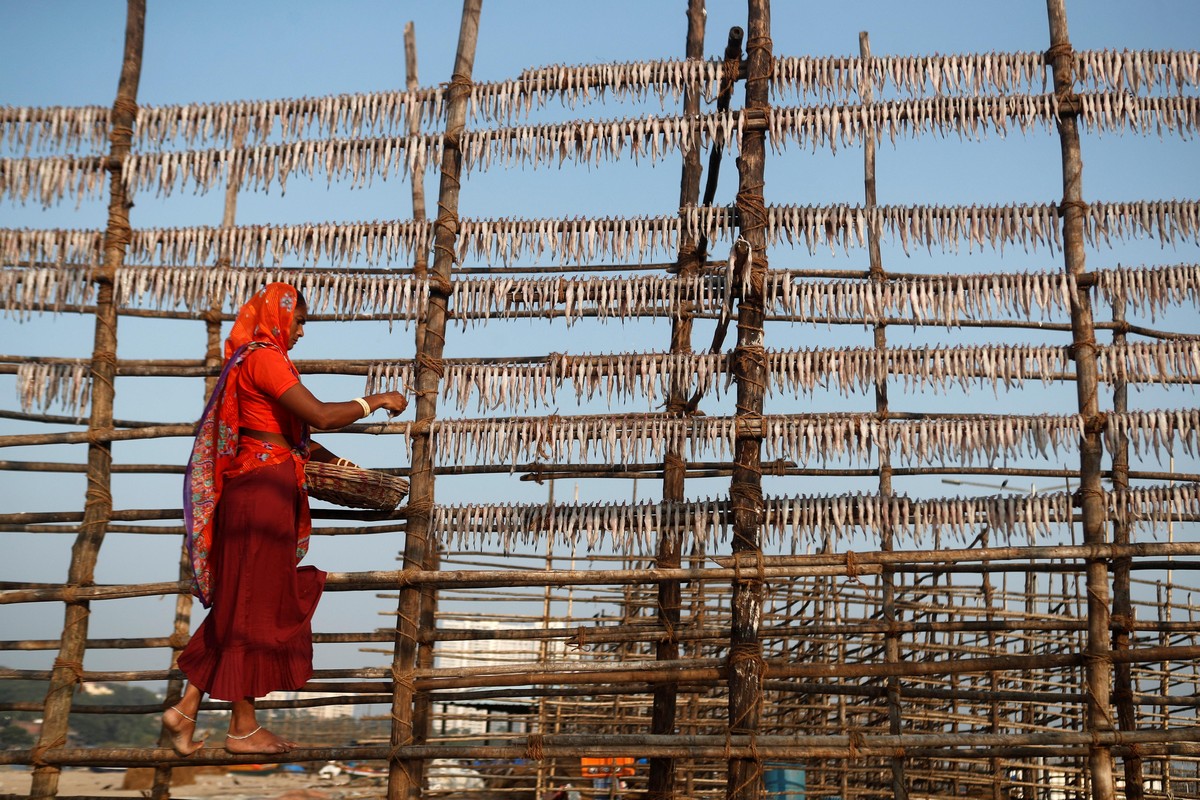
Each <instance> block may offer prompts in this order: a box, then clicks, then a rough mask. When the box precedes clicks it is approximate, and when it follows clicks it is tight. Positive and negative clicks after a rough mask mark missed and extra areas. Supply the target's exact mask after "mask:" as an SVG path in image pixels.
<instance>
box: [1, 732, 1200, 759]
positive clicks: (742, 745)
mask: <svg viewBox="0 0 1200 800" xmlns="http://www.w3.org/2000/svg"><path fill="white" fill-rule="evenodd" d="M1198 735H1200V728H1196V727H1186V728H1175V729H1172V730H1168V731H1137V732H1131V733H1116V732H1111V731H1110V732H1108V733H1105V734H1100V733H1098V734H1096V739H1095V740H1093V739H1092V738H1091V735H1089V734H1088V733H1086V732H1082V731H1053V732H1045V733H1034V734H999V735H997V734H939V733H935V734H902V735H899V736H895V735H891V734H878V735H870V734H866V735H859V736H849V735H845V734H818V735H812V736H805V737H796V736H758V737H752V736H748V735H742V736H733V737H727V736H724V735H688V736H654V735H639V734H608V735H605V734H558V735H552V736H545V737H542V739H541V741H540V745H541V748H542V750H543V753H544V755H545V756H547V757H579V756H585V755H589V754H591V753H594V752H596V749H597V748H604V750H605V752H610V751H611V752H612V753H613V754H614V755H617V756H632V757H639V756H643V755H645V754H646V753H647V752H654V753H660V754H664V755H670V756H675V757H688V756H696V757H700V758H707V759H716V758H723V757H725V756H726V754H729V753H733V754H735V755H737V756H739V757H743V758H753V757H754V753H755V751H756V750H757V751H761V754H762V755H763V757H766V758H829V759H844V758H846V757H847V753H848V752H849V751H850V749H851V748H854V749H855V750H856V751H857V753H858V755H859V756H861V757H872V756H874V757H878V756H884V757H886V756H891V755H894V754H902V753H905V752H912V751H916V753H917V754H920V755H926V756H928V757H931V758H939V757H940V758H947V757H954V758H960V759H971V758H985V759H986V758H992V757H995V756H997V755H1000V756H1003V755H1004V754H1006V753H1020V754H1030V753H1035V752H1040V753H1042V754H1045V755H1054V754H1055V751H1056V749H1059V748H1067V747H1072V748H1079V749H1078V750H1077V751H1076V752H1083V750H1082V748H1084V747H1086V746H1087V745H1089V744H1091V743H1092V742H1093V741H1095V742H1097V743H1099V744H1101V745H1104V746H1112V747H1118V748H1123V749H1125V750H1126V751H1127V750H1128V748H1129V747H1131V746H1139V747H1151V746H1154V745H1168V744H1170V745H1178V747H1175V748H1171V749H1170V750H1166V752H1178V753H1185V754H1193V755H1194V754H1196V753H1198V752H1200V745H1197V744H1196V737H1197V736H1198ZM497 738H499V737H497ZM509 742H510V743H507V744H500V745H490V746H486V745H485V746H481V745H476V744H433V745H410V746H408V747H404V748H400V749H399V750H398V751H395V752H397V753H398V754H399V755H400V756H401V757H404V758H409V759H418V760H421V759H424V760H429V759H435V758H451V759H455V758H459V759H488V758H492V759H514V758H526V757H528V753H529V740H528V738H526V737H510V738H509ZM31 752H32V751H30V750H6V751H0V764H26V763H29V758H30V753H31ZM392 752H393V748H389V747H380V746H363V747H338V748H298V749H296V750H293V751H291V752H290V753H280V754H268V755H264V754H261V753H259V754H249V755H231V754H228V753H225V754H221V753H220V751H218V750H216V749H215V748H214V749H213V750H208V749H205V750H203V751H201V752H198V753H195V754H193V755H192V756H189V757H188V758H187V759H182V758H179V757H177V756H175V755H174V754H173V753H171V752H170V751H169V750H146V749H123V748H122V749H117V748H79V749H59V750H56V751H55V752H53V753H50V754H47V755H46V760H47V762H48V763H52V764H55V765H59V766H120V765H126V764H128V765H132V764H147V763H156V762H158V761H165V762H170V763H171V764H173V765H175V766H187V765H196V766H201V765H225V764H251V763H264V764H269V763H288V762H291V761H327V760H336V759H342V760H377V759H383V758H387V757H388V756H389V755H390V754H391V753H392Z"/></svg>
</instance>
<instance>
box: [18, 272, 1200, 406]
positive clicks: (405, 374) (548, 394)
mask: <svg viewBox="0 0 1200 800" xmlns="http://www.w3.org/2000/svg"><path fill="white" fill-rule="evenodd" d="M297 284H298V285H301V286H302V287H303V290H304V292H305V295H306V297H312V298H314V300H312V301H310V302H313V303H314V308H317V307H318V305H317V304H318V303H321V302H323V301H322V300H321V299H320V297H321V295H319V294H317V293H316V291H314V288H315V287H313V286H307V285H305V284H303V282H300V281H297ZM249 291H253V288H250V289H249ZM247 296H248V295H247ZM326 299H327V298H326ZM729 360H730V356H729V355H728V354H726V353H614V354H610V355H565V354H562V353H553V354H551V355H549V356H546V357H545V358H543V359H538V360H530V361H528V362H524V363H482V362H448V363H447V364H446V365H445V372H444V375H443V378H442V382H441V387H442V388H441V392H442V397H443V399H444V400H447V401H449V402H453V403H454V404H455V405H456V406H457V407H458V408H459V409H460V410H462V411H465V410H466V409H467V408H468V406H469V405H470V401H471V399H472V398H474V399H475V401H476V407H477V408H478V409H479V410H480V411H481V412H482V411H490V410H495V409H499V408H510V409H516V410H528V409H530V408H531V407H534V406H539V405H540V406H552V405H556V404H557V402H558V392H559V390H560V389H561V388H562V387H563V386H564V385H565V384H566V383H567V382H570V383H571V385H572V386H573V387H574V394H575V401H576V402H577V403H583V402H584V401H585V400H587V401H592V400H594V399H596V398H597V397H603V398H604V399H605V400H606V401H607V402H608V403H609V405H611V404H612V402H613V400H614V399H615V400H617V401H618V402H620V401H627V400H633V399H635V398H637V397H641V398H645V399H646V400H647V401H648V402H650V403H654V402H656V401H657V400H658V398H659V397H666V396H668V392H669V391H670V387H671V384H672V382H677V384H678V386H679V387H680V391H682V392H684V393H685V394H687V395H692V394H697V393H698V394H700V395H703V396H708V395H714V396H715V397H717V398H720V397H721V396H722V394H723V393H728V390H729V387H730V386H731V384H732V380H733V376H732V372H731V371H730V366H729ZM1096 363H1097V368H1098V372H1099V376H1100V380H1102V381H1107V382H1112V381H1114V380H1124V381H1128V382H1132V383H1152V382H1154V381H1161V382H1162V383H1163V385H1166V384H1167V381H1169V380H1172V379H1176V380H1178V379H1183V380H1191V381H1196V380H1200V339H1168V340H1165V341H1159V342H1134V343H1129V344H1125V345H1108V346H1105V345H1100V346H1098V348H1097V352H1096ZM1073 366H1074V364H1073V362H1072V360H1071V357H1070V350H1069V349H1068V348H1066V347H1052V346H1049V345H990V346H984V345H968V346H961V347H947V348H934V347H922V348H889V349H888V350H886V351H879V350H875V349H873V348H829V349H805V350H785V351H776V350H768V351H767V352H766V371H767V378H768V383H767V391H768V394H770V395H772V396H773V395H776V394H778V395H781V396H784V397H794V396H796V395H797V394H800V393H804V394H808V395H811V394H812V393H813V392H814V391H816V389H817V388H829V389H832V390H834V391H839V392H841V394H843V395H844V396H847V397H849V396H850V394H851V393H853V392H858V393H861V394H866V393H868V392H869V391H870V390H871V389H873V388H874V386H875V382H876V378H877V376H880V375H883V376H885V378H902V379H903V384H902V385H903V388H904V390H905V391H906V392H915V391H922V392H924V391H946V390H947V389H949V388H951V387H953V386H958V387H959V388H960V389H961V390H963V391H964V392H969V391H971V389H972V385H973V384H974V383H979V384H985V383H986V384H990V385H991V387H992V389H993V391H996V392H998V391H999V389H1000V387H1001V386H1003V387H1004V388H1006V389H1012V388H1014V387H1023V386H1024V385H1025V381H1026V380H1040V381H1042V383H1043V384H1045V383H1049V382H1050V381H1053V380H1058V379H1061V378H1062V377H1063V376H1064V375H1066V374H1067V373H1068V371H1069V370H1071V369H1072V368H1073ZM413 385H415V376H414V374H413V364H412V361H410V360H409V361H393V362H381V363H376V364H372V365H371V366H370V367H369V368H368V371H367V379H366V388H365V391H364V394H375V393H376V392H382V391H393V390H403V389H404V388H405V387H408V386H413ZM90 391H91V373H90V366H89V365H88V363H87V362H84V361H77V362H73V363H70V364H61V363H55V364H39V363H32V362H31V363H22V364H20V365H18V369H17V393H18V396H19V398H20V402H21V408H22V410H24V411H31V410H33V409H34V408H41V409H42V410H45V409H48V408H49V407H50V406H51V405H52V404H55V403H57V404H58V405H59V406H60V407H62V408H65V409H67V410H69V411H71V412H73V413H75V414H77V415H78V414H82V413H83V412H84V410H85V407H86V406H87V403H88V399H89V397H90ZM1151 427H1153V425H1152V426H1151Z"/></svg>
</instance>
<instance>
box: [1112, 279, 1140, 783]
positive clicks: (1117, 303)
mask: <svg viewBox="0 0 1200 800" xmlns="http://www.w3.org/2000/svg"><path fill="white" fill-rule="evenodd" d="M1124 321H1125V299H1124V298H1123V297H1117V298H1116V299H1114V300H1113V322H1116V323H1121V322H1124ZM1113 344H1114V345H1123V344H1125V333H1124V331H1123V330H1122V329H1121V328H1114V329H1113ZM1112 386H1113V411H1115V412H1117V413H1118V414H1123V413H1125V412H1127V411H1128V410H1129V386H1128V384H1127V383H1126V382H1125V381H1123V380H1120V379H1118V380H1115V381H1113V384H1112ZM1112 482H1113V491H1116V492H1123V491H1128V490H1129V441H1128V439H1126V438H1125V437H1120V438H1118V440H1117V446H1116V448H1115V449H1114V451H1113V454H1112ZM1129 528H1130V526H1129V525H1128V523H1126V522H1125V521H1124V520H1114V521H1113V526H1112V540H1113V544H1114V545H1117V546H1123V545H1128V544H1129V543H1130V541H1131V537H1130V529H1129ZM1131 567H1132V559H1130V558H1116V559H1113V561H1112V572H1113V578H1112V580H1113V586H1112V590H1113V613H1112V647H1113V650H1128V649H1129V648H1130V646H1131V637H1130V634H1131V632H1132V630H1133V620H1134V610H1133V602H1132V599H1131V597H1130V593H1129V573H1130V569H1131ZM1132 673H1133V670H1132V669H1131V667H1130V665H1128V664H1120V665H1117V666H1115V667H1114V670H1113V678H1114V681H1113V683H1114V685H1113V699H1114V701H1115V704H1116V707H1117V721H1118V723H1119V724H1120V727H1121V729H1122V730H1126V731H1129V730H1136V729H1137V727H1138V719H1137V711H1136V709H1134V707H1133V674H1132ZM1124 762H1125V763H1124V771H1125V796H1126V797H1127V798H1128V800H1142V799H1143V798H1144V797H1145V794H1146V790H1145V784H1144V782H1143V769H1142V766H1143V762H1142V758H1141V756H1140V755H1138V753H1137V751H1136V750H1134V752H1133V753H1132V754H1130V755H1129V756H1126V757H1125V759H1124Z"/></svg>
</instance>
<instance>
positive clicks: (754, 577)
mask: <svg viewBox="0 0 1200 800" xmlns="http://www.w3.org/2000/svg"><path fill="white" fill-rule="evenodd" d="M747 6H748V10H749V14H748V19H747V26H746V31H747V39H746V110H747V112H748V113H749V114H750V115H758V116H765V114H766V112H767V111H768V110H769V109H770V96H769V90H770V81H771V73H772V56H771V7H770V2H769V0H748V2H747ZM765 140H766V135H765V131H764V128H763V126H761V125H752V126H747V130H746V132H745V134H744V135H743V137H742V154H741V156H740V157H739V158H738V194H737V213H738V227H739V233H740V237H739V238H740V240H743V241H744V244H745V247H744V248H742V257H743V262H742V263H743V269H745V268H746V267H747V261H749V259H750V258H751V257H752V258H753V262H752V263H750V264H749V265H748V270H749V276H748V278H747V279H745V280H743V281H742V287H743V288H742V298H741V302H740V303H739V304H738V317H737V332H738V342H737V347H736V348H734V352H733V374H734V380H735V381H736V382H737V439H736V442H735V445H734V464H733V477H732V480H731V481H730V487H729V502H730V506H731V510H732V512H733V554H734V556H735V558H737V559H738V563H739V564H742V565H744V566H745V569H746V570H747V572H746V573H743V574H742V575H741V576H739V577H738V578H737V579H735V580H734V581H733V585H732V594H733V596H732V603H731V611H732V619H731V621H730V642H729V667H728V675H729V723H728V724H729V732H730V733H731V734H734V735H737V734H749V735H751V736H753V735H754V734H756V733H757V732H758V726H759V720H760V717H761V716H762V703H763V693H762V678H763V670H764V662H763V656H762V640H761V638H760V636H759V630H760V627H761V624H762V607H763V591H764V587H763V580H762V577H761V576H760V575H758V574H755V571H754V566H753V564H755V563H756V562H757V563H758V564H761V563H762V541H761V538H762V521H763V497H762V440H763V436H762V425H761V421H762V414H763V395H764V392H765V388H766V354H765V351H764V350H763V317H764V314H763V285H764V282H765V280H766V275H767V270H768V268H769V266H768V263H767V236H766V223H767V219H766V207H765V206H764V201H763V171H764V165H765V161H766V147H765ZM731 288H732V287H731ZM762 771H763V766H762V759H761V758H753V757H751V758H731V759H729V783H728V785H727V787H726V789H725V796H726V797H727V798H729V799H730V800H753V799H754V798H758V797H759V796H760V795H761V793H762Z"/></svg>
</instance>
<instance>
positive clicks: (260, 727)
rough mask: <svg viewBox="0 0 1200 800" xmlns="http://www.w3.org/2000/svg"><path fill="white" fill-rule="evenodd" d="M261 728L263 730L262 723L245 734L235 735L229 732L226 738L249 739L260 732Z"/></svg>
mask: <svg viewBox="0 0 1200 800" xmlns="http://www.w3.org/2000/svg"><path fill="white" fill-rule="evenodd" d="M261 730H262V725H259V726H258V727H257V728H255V729H254V730H252V731H250V732H249V733H247V734H246V735H245V736H234V735H233V734H232V733H227V734H225V738H226V739H237V740H239V741H240V740H242V739H249V738H250V737H251V736H253V735H254V734H256V733H258V732H259V731H261Z"/></svg>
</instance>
